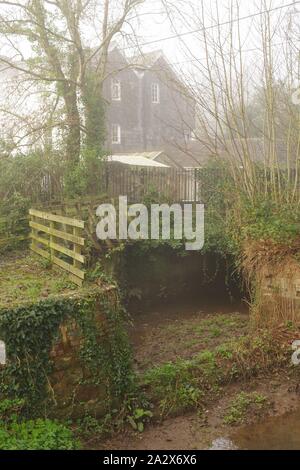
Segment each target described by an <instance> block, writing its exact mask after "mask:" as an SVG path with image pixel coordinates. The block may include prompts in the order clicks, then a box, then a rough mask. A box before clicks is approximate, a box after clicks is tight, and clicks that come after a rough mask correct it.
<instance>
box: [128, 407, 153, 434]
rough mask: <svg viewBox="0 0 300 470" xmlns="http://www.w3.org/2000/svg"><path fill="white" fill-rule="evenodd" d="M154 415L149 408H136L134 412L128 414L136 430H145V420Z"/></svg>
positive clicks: (129, 421)
mask: <svg viewBox="0 0 300 470" xmlns="http://www.w3.org/2000/svg"><path fill="white" fill-rule="evenodd" d="M152 416H153V413H152V412H151V411H149V410H144V409H143V408H135V409H134V410H133V413H132V414H129V415H128V416H127V421H128V423H129V424H130V426H131V427H132V428H133V429H134V430H135V431H139V432H143V431H144V428H145V422H147V421H149V419H150V418H152Z"/></svg>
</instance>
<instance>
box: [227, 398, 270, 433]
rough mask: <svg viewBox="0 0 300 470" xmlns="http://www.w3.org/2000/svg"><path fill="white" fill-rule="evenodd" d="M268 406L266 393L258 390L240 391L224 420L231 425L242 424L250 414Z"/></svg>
mask: <svg viewBox="0 0 300 470" xmlns="http://www.w3.org/2000/svg"><path fill="white" fill-rule="evenodd" d="M268 406H269V403H268V400H267V397H266V396H265V395H262V394H259V393H257V392H251V393H245V392H240V393H238V394H237V395H236V397H235V398H234V399H233V400H232V401H231V403H230V405H229V406H228V408H227V412H226V414H225V415H224V418H223V422H224V424H229V425H234V424H242V423H244V422H245V421H246V418H247V416H248V415H250V414H251V415H253V414H254V413H255V414H256V413H258V412H259V413H261V412H262V410H264V409H266V408H268Z"/></svg>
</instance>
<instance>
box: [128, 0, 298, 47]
mask: <svg viewBox="0 0 300 470" xmlns="http://www.w3.org/2000/svg"><path fill="white" fill-rule="evenodd" d="M299 3H300V0H296V1H294V2H292V3H288V4H287V5H281V6H279V7H274V8H270V9H269V10H264V11H260V12H257V13H252V14H251V15H247V16H242V17H240V18H235V19H232V20H229V21H224V22H222V23H217V24H214V25H211V26H206V27H202V28H198V29H194V30H192V31H186V32H184V33H178V34H173V35H171V36H166V37H164V38H160V39H154V40H152V41H147V42H144V43H142V44H138V47H142V46H148V45H150V44H157V43H159V42H162V41H168V40H170V39H177V38H179V37H183V36H188V35H190V34H195V33H200V32H202V31H208V30H210V29H214V28H220V27H221V26H226V25H230V24H233V23H237V22H239V21H244V20H249V19H251V18H255V17H257V16H261V15H264V14H265V13H272V12H273V11H278V10H282V9H283V8H289V7H292V6H295V5H297V4H299ZM134 47H136V46H126V47H124V48H122V49H120V50H121V51H126V50H127V49H133V48H134Z"/></svg>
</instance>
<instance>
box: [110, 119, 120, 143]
mask: <svg viewBox="0 0 300 470" xmlns="http://www.w3.org/2000/svg"><path fill="white" fill-rule="evenodd" d="M111 133H112V136H111V141H112V143H113V144H120V143H121V127H120V126H119V124H113V125H112V132H111Z"/></svg>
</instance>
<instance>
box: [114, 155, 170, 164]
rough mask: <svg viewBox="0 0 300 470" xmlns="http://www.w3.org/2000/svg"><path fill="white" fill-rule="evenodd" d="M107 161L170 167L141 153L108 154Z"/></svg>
mask: <svg viewBox="0 0 300 470" xmlns="http://www.w3.org/2000/svg"><path fill="white" fill-rule="evenodd" d="M107 161H108V162H118V163H123V165H131V166H147V167H156V168H170V167H169V166H168V165H164V164H163V163H159V162H156V161H154V160H150V159H149V158H146V157H143V156H142V155H137V154H136V153H135V154H132V155H130V154H128V155H110V156H108V157H107Z"/></svg>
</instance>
